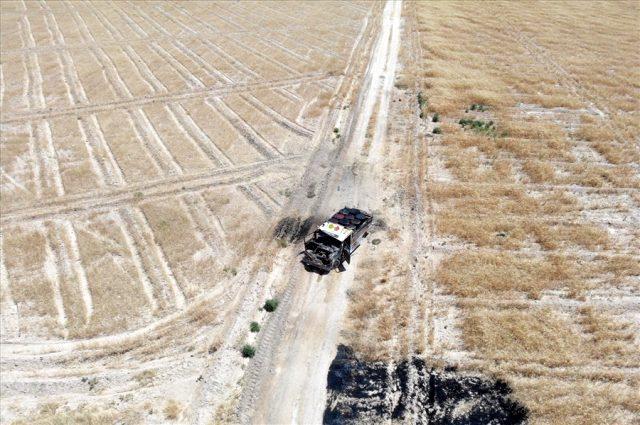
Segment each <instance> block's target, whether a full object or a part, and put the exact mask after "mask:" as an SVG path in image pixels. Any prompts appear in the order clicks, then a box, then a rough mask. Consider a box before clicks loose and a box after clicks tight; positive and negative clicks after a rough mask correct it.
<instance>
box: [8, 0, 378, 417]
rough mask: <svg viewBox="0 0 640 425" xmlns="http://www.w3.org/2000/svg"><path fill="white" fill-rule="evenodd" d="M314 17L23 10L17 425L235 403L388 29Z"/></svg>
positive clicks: (12, 92)
mask: <svg viewBox="0 0 640 425" xmlns="http://www.w3.org/2000/svg"><path fill="white" fill-rule="evenodd" d="M290 6H292V5H290ZM298 6H299V7H298ZM295 9H296V13H295V16H293V14H292V9H291V8H290V7H288V6H285V5H284V4H277V3H269V2H254V3H241V4H237V3H233V4H232V3H219V4H213V3H211V4H207V5H205V4H203V3H190V4H185V3H146V4H142V3H127V4H124V3H120V4H118V3H111V4H109V3H99V4H98V3H96V4H76V3H73V4H72V3H55V2H51V3H46V2H41V3H30V2H3V4H2V27H3V32H2V38H1V41H2V46H1V49H0V50H1V52H0V53H1V54H2V62H1V69H0V70H1V75H0V77H1V79H0V82H1V84H0V86H1V90H0V92H1V96H0V106H1V109H0V110H1V113H2V123H1V125H2V127H1V133H2V144H1V148H2V155H1V160H2V161H1V165H2V184H1V188H0V189H1V190H2V206H1V209H2V217H1V225H2V250H1V251H0V252H1V254H2V255H1V256H0V266H1V267H0V271H1V272H2V274H1V276H0V280H1V281H2V321H1V322H2V333H1V336H2V345H1V356H0V360H1V363H0V367H1V372H2V384H1V390H2V409H1V412H0V413H1V415H2V420H3V422H4V421H12V420H16V419H21V418H27V417H30V418H31V419H35V417H36V416H37V412H39V411H40V410H41V408H42V406H44V405H46V404H50V405H51V403H53V404H55V406H56V409H53V410H51V409H49V410H47V414H49V413H50V414H54V415H55V414H65V411H67V410H69V409H72V410H73V409H76V408H78V409H79V411H84V410H86V409H87V406H91V407H92V408H93V407H95V408H97V409H98V410H99V411H104V412H107V414H113V415H116V416H118V415H125V416H126V415H129V414H133V416H134V417H135V418H136V419H135V420H136V421H139V422H144V423H164V422H165V421H166V420H167V417H166V413H165V412H163V409H164V407H165V405H166V404H167V403H168V402H169V401H170V400H175V401H176V402H177V405H178V407H179V408H178V414H177V416H176V420H179V421H183V422H189V423H190V422H192V421H194V420H195V419H194V418H198V419H199V421H200V422H202V423H208V422H209V420H210V419H211V418H212V417H213V416H214V414H215V411H216V408H217V407H218V406H220V405H222V404H224V403H226V400H227V397H228V396H229V395H230V394H231V393H230V391H231V389H232V388H235V387H236V385H237V383H238V378H239V377H241V376H242V374H243V369H244V368H245V367H246V360H242V359H241V357H240V355H239V352H238V348H239V346H240V344H241V343H243V342H244V339H245V337H246V336H247V334H248V332H247V330H248V323H249V322H243V321H242V320H244V318H247V319H249V318H250V319H251V320H263V319H264V317H262V316H264V314H262V316H261V315H259V314H258V315H256V314H254V313H253V312H254V311H256V309H257V306H258V305H260V304H261V303H262V302H263V301H264V298H265V297H267V296H273V295H275V294H276V293H277V291H278V290H279V289H278V288H279V287H280V286H281V282H280V281H279V280H278V279H277V274H275V271H276V270H278V267H279V266H278V261H280V262H283V263H286V264H287V267H288V264H289V263H290V257H292V256H293V257H294V256H295V253H294V252H293V250H292V249H291V248H288V249H282V248H279V247H277V246H276V244H275V243H274V242H272V241H271V232H272V227H273V225H275V223H276V222H277V218H278V217H279V216H281V214H282V209H283V207H285V206H287V205H289V204H290V203H291V200H290V198H292V197H294V196H299V195H298V189H297V188H298V187H299V179H300V178H301V176H302V174H303V173H304V171H305V170H306V168H307V167H306V165H307V163H308V161H309V160H310V157H309V155H310V154H311V153H312V152H313V151H316V150H317V152H320V154H323V149H324V148H323V145H322V144H323V143H325V140H326V139H325V138H326V137H327V136H328V135H329V134H330V132H331V130H332V129H333V126H334V125H335V122H336V118H337V115H336V114H335V113H334V112H332V111H333V110H332V109H329V105H330V104H329V101H330V100H331V99H332V97H333V96H334V95H335V93H336V91H337V90H338V89H339V88H341V87H342V88H343V90H344V88H349V87H355V85H356V80H355V78H356V77H358V76H359V75H360V72H361V71H360V68H361V67H362V66H364V65H366V61H367V58H368V54H369V49H370V47H369V45H368V44H367V43H368V39H369V37H370V34H371V33H372V31H373V30H374V26H376V25H377V22H378V16H379V10H378V9H379V8H378V7H377V6H375V5H373V4H369V3H365V2H362V3H349V4H346V3H338V2H323V3H316V4H314V3H300V4H298V5H297V6H295ZM310 28H313V29H311V30H310ZM332 102H335V101H332ZM331 105H332V106H333V107H334V108H335V103H331ZM318 149H319V150H318ZM319 156H320V155H318V157H319ZM304 192H306V188H301V189H300V193H304ZM274 258H276V259H278V260H277V261H276V262H275V263H274V261H273V259H274ZM282 270H283V271H284V269H282ZM272 271H273V272H274V273H273V274H272ZM245 309H246V313H243V312H244V311H245ZM219 362H222V364H224V365H225V366H223V367H222V370H224V372H225V373H223V374H218V373H215V374H214V375H215V379H218V380H220V381H222V383H223V388H213V389H211V388H210V380H209V378H211V376H210V374H208V371H209V370H210V368H218V366H219ZM215 370H218V369H215ZM205 378H206V379H205ZM216 385H217V384H216V382H214V383H213V386H214V387H215V386H216ZM143 405H144V406H145V407H142V406H143ZM132 412H133V413H132ZM92 414H93V413H92ZM34 415H36V416H34Z"/></svg>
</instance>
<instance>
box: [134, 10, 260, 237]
mask: <svg viewBox="0 0 640 425" xmlns="http://www.w3.org/2000/svg"><path fill="white" fill-rule="evenodd" d="M136 7H137V6H136ZM138 10H139V11H140V12H142V11H141V10H140V8H138ZM143 17H144V18H145V19H146V20H147V21H149V22H150V23H151V25H153V26H154V27H156V28H157V29H158V30H160V31H161V32H165V33H166V30H165V29H164V28H162V27H159V25H158V24H157V23H156V22H155V21H154V20H153V19H152V18H151V17H150V16H148V15H147V14H146V13H145V14H144V15H143ZM184 53H185V54H188V53H190V54H191V55H194V54H193V52H191V51H190V50H189V52H188V53H187V52H184ZM165 59H166V58H165ZM169 63H170V64H171V65H172V67H173V68H174V70H176V71H177V72H179V73H180V74H181V75H182V76H183V78H185V79H186V80H187V81H193V79H197V77H196V76H195V75H194V74H192V73H191V72H190V71H188V70H187V69H186V68H184V66H182V64H181V63H179V62H177V61H169ZM179 66H181V67H182V68H184V69H180V68H179ZM203 69H204V70H205V72H207V69H205V68H204V67H203ZM185 72H186V74H185ZM197 81H199V82H200V83H201V84H202V85H203V86H204V84H203V83H202V81H200V80H199V79H197ZM222 81H231V79H229V78H227V77H226V76H225V79H224V80H222ZM160 84H161V85H162V83H160ZM162 87H164V85H162ZM167 108H168V110H169V111H170V114H171V115H172V117H173V118H174V120H175V121H176V123H177V124H178V128H181V129H182V130H183V131H184V133H186V134H187V135H188V138H189V139H190V140H192V141H193V142H194V143H195V144H196V145H197V146H198V147H199V148H200V150H201V151H202V152H204V153H205V154H206V156H207V157H208V158H209V159H210V160H212V161H214V162H215V163H217V164H218V165H222V166H228V165H233V161H232V160H231V159H230V158H229V157H228V156H227V155H226V154H225V153H224V152H222V150H220V149H219V148H218V147H217V146H216V144H215V143H214V142H213V141H212V140H211V139H210V138H209V137H208V136H207V135H206V133H205V132H204V131H202V129H201V128H200V127H199V126H197V124H196V123H195V122H194V121H193V119H191V117H190V116H189V115H188V113H187V112H186V110H185V109H184V108H183V107H182V106H181V105H179V104H171V105H167ZM238 118H239V117H238ZM139 121H146V123H147V124H148V126H147V128H150V129H152V128H153V127H152V125H151V123H150V122H149V120H148V119H145V120H141V119H140V120H139ZM247 125H248V124H247ZM236 128H238V127H236ZM139 131H141V130H139ZM153 134H154V135H155V138H156V139H157V140H158V141H159V140H160V138H159V136H158V135H157V132H155V130H153ZM203 136H204V137H203ZM265 143H266V141H265ZM166 153H169V152H168V151H167V152H166ZM268 158H269V159H271V157H268ZM158 160H159V159H158ZM171 164H172V165H175V166H178V165H177V162H176V161H175V160H173V161H172V162H171ZM182 171H183V170H182V169H179V170H173V172H174V173H182ZM165 172H166V171H165ZM171 172H172V171H171V170H170V173H171ZM240 189H241V191H242V192H243V193H244V194H245V195H246V196H247V197H248V198H249V200H251V201H252V202H253V203H254V204H255V205H256V206H257V207H258V208H259V209H260V210H261V211H263V212H267V215H268V214H270V213H272V209H271V208H269V207H267V208H265V205H266V204H265V202H264V201H263V200H262V199H261V197H260V195H259V194H258V193H256V191H255V188H254V187H253V186H252V185H241V186H240ZM182 200H183V202H184V203H186V212H187V214H188V215H189V217H190V219H191V222H192V223H193V224H194V226H195V227H196V228H197V229H198V230H199V232H200V233H201V234H203V235H206V234H210V233H211V229H212V228H213V227H212V224H211V222H210V221H208V220H203V218H206V217H200V216H198V215H196V212H197V209H196V208H195V206H194V204H196V203H197V204H199V205H202V204H206V202H205V201H204V199H203V198H202V197H201V195H200V194H197V193H196V194H193V195H192V196H185V197H183V198H182Z"/></svg>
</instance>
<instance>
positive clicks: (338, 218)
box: [328, 207, 372, 232]
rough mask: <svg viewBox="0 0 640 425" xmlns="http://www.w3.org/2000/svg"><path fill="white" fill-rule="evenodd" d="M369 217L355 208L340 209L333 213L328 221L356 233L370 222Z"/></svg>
mask: <svg viewBox="0 0 640 425" xmlns="http://www.w3.org/2000/svg"><path fill="white" fill-rule="evenodd" d="M371 218H372V217H371V215H369V214H367V213H366V212H364V211H362V210H359V209H357V208H346V207H345V208H342V209H341V210H340V211H338V212H337V213H335V214H334V215H333V216H332V217H331V218H330V219H329V220H328V221H330V222H332V223H337V224H340V225H341V226H344V227H346V228H348V229H351V230H353V231H354V232H357V231H358V230H360V229H362V228H363V227H365V226H367V225H369V223H370V222H371Z"/></svg>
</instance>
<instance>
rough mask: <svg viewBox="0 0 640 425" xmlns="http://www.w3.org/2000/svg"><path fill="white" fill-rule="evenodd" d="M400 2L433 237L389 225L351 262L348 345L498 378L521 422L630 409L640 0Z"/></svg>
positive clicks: (636, 402) (638, 216)
mask: <svg viewBox="0 0 640 425" xmlns="http://www.w3.org/2000/svg"><path fill="white" fill-rule="evenodd" d="M405 13H406V15H407V17H406V18H405V19H407V20H409V24H410V22H411V16H412V14H414V15H413V17H414V18H415V20H416V21H415V22H414V25H415V27H414V28H413V29H411V27H410V26H409V27H408V30H409V31H413V37H414V40H413V42H414V43H415V44H414V46H413V49H414V51H415V55H416V57H417V58H418V61H417V62H416V63H415V66H413V67H407V68H405V69H404V73H403V74H402V75H400V76H399V84H400V85H401V86H402V87H416V88H417V90H418V91H419V92H420V100H416V98H415V97H414V100H413V102H414V104H418V103H420V105H417V106H418V107H419V111H418V113H422V116H423V117H424V119H423V124H422V127H421V134H422V135H424V134H425V133H426V136H422V138H421V141H422V142H423V143H424V146H422V147H421V148H422V149H423V154H424V156H423V157H422V161H425V162H426V163H425V164H421V165H423V166H425V167H426V171H425V173H426V175H425V177H424V180H422V188H423V189H422V190H423V193H424V195H423V196H424V210H423V211H422V213H423V214H424V216H425V217H426V219H427V220H428V221H429V223H427V224H426V225H425V229H427V230H426V231H427V233H428V234H429V237H427V242H426V246H424V248H425V249H424V250H422V251H421V252H420V258H417V259H416V260H414V261H415V263H414V264H415V265H413V266H412V265H411V260H407V261H404V260H403V259H398V258H397V253H398V246H402V244H405V245H407V246H408V245H410V244H411V240H410V239H407V238H406V237H405V236H404V235H407V233H406V232H405V231H406V230H408V229H403V227H406V223H405V224H404V226H403V224H398V225H397V226H398V227H397V230H398V235H399V236H398V240H397V241H396V242H394V246H392V247H388V248H387V250H386V252H384V251H383V253H384V254H385V255H386V257H382V258H380V257H378V258H375V259H372V260H371V262H370V264H366V265H365V267H362V266H361V267H360V269H359V271H358V273H359V277H357V282H358V285H357V289H356V290H354V291H353V293H352V295H353V296H352V304H351V305H350V308H349V312H348V315H349V316H348V317H349V319H350V323H349V324H348V325H347V326H348V329H347V332H346V333H345V342H347V343H348V344H349V345H351V346H353V347H355V348H356V349H357V350H358V351H359V352H360V353H361V355H362V356H364V357H368V358H371V359H373V360H376V359H386V360H389V359H391V360H400V359H402V358H403V357H406V355H407V353H411V352H412V351H413V352H415V353H419V354H420V355H422V356H424V358H425V359H426V360H427V363H430V364H436V365H443V366H444V365H449V366H451V365H455V366H457V367H459V368H460V369H462V370H466V371H475V372H478V371H479V372H482V373H483V374H485V375H488V376H492V377H496V378H500V379H502V380H504V381H506V382H507V383H508V384H509V385H510V386H511V387H512V388H513V390H514V397H515V398H516V399H517V400H519V401H521V402H522V403H523V404H524V405H525V406H526V407H527V408H528V409H529V411H530V422H531V423H535V424H561V423H562V424H564V423H581V424H605V423H606V424H632V423H637V421H638V420H640V391H638V388H640V255H639V253H640V232H639V230H638V229H640V71H639V70H640V57H639V56H638V48H639V47H640V33H639V32H638V30H637V24H638V22H639V19H640V7H639V6H638V3H637V2H595V1H588V2H578V1H571V2H474V1H460V2H454V1H440V2H416V3H415V4H412V5H406V6H405ZM403 37H410V36H409V34H403ZM418 43H419V46H416V45H417V44H418ZM404 46H405V48H406V49H411V48H412V47H411V44H410V43H409V41H407V43H406V44H405V45H404ZM405 54H406V55H409V53H405ZM416 97H417V94H416ZM398 116H399V115H398ZM435 128H438V129H439V130H436V131H435V134H434V131H433V130H434V129H435ZM392 134H393V133H392ZM391 137H393V136H391ZM407 161H408V160H407ZM409 164H410V163H409V162H405V163H404V166H405V167H407V166H409ZM414 172H420V170H418V169H416V170H414ZM405 187H406V188H407V189H408V188H409V187H410V185H409V184H406V185H405ZM413 200H414V202H415V201H416V200H418V201H419V200H420V198H419V196H418V197H414V198H413ZM417 205H418V206H419V205H420V203H419V202H418V203H417ZM403 230H404V231H403ZM429 232H430V233H429ZM381 246H382V245H381ZM400 252H402V250H400ZM416 267H417V268H418V269H419V271H420V273H421V276H419V278H420V279H422V280H423V284H422V286H421V287H420V288H421V290H420V291H419V292H416V291H415V288H414V287H413V286H412V284H411V282H413V281H415V279H413V274H415V272H414V269H415V268H416ZM416 303H419V304H420V308H416V306H415V304H416ZM398 318H402V319H398ZM416 333H417V334H418V335H416Z"/></svg>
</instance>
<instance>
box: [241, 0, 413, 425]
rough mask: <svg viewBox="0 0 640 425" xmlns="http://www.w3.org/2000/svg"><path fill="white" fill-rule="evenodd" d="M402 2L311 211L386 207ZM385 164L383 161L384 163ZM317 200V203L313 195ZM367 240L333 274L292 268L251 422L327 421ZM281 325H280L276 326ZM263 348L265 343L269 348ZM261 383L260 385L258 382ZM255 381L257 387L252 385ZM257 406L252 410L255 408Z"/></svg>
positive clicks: (248, 416) (387, 15) (391, 8)
mask: <svg viewBox="0 0 640 425" xmlns="http://www.w3.org/2000/svg"><path fill="white" fill-rule="evenodd" d="M401 9H402V4H401V2H400V1H389V2H387V4H386V6H385V8H384V11H383V17H382V19H383V20H382V25H381V27H380V31H379V34H378V39H377V42H376V45H375V48H374V50H373V53H372V56H371V60H370V63H369V67H368V68H367V73H366V76H365V78H364V82H363V85H362V91H361V93H360V96H359V101H358V102H357V104H356V107H355V108H354V109H353V110H352V111H351V114H352V116H350V117H348V118H347V119H346V120H345V122H347V123H349V125H348V127H347V129H346V131H345V134H344V137H345V138H346V139H347V140H345V143H346V145H347V149H346V150H345V152H344V154H343V155H342V157H341V158H339V159H340V163H339V164H338V165H337V166H336V167H335V170H334V172H333V173H332V174H331V175H330V176H329V181H328V182H326V189H325V190H324V191H323V192H322V194H321V195H319V196H318V197H317V198H316V199H315V200H314V201H315V202H313V204H314V205H316V206H317V207H319V208H316V209H315V211H314V210H312V211H310V212H313V213H316V214H321V215H324V216H326V215H329V214H331V212H332V211H333V210H335V209H338V208H340V207H343V206H345V205H349V206H350V205H354V206H357V207H360V208H364V209H366V210H369V211H376V210H378V209H379V208H380V207H381V203H382V198H383V196H381V195H382V194H381V190H380V187H381V179H380V178H379V176H376V174H375V173H374V165H376V164H377V165H380V164H381V163H382V162H384V158H383V157H382V156H381V155H380V152H381V149H380V145H381V144H383V143H385V133H386V128H387V126H386V119H385V117H386V114H387V110H386V109H387V108H388V104H389V92H390V89H391V88H392V86H393V82H394V77H395V68H396V63H397V56H398V48H399V40H400V29H401V28H400V26H401V25H400V24H401ZM376 105H379V109H378V114H377V119H378V121H377V125H376V130H375V134H374V136H373V137H374V138H373V144H372V146H371V148H370V149H369V152H368V155H367V156H364V157H363V156H361V153H362V150H363V146H364V145H365V142H366V132H367V127H368V125H369V122H370V118H371V117H372V115H373V114H374V113H375V106H376ZM376 168H377V167H376ZM307 203H308V204H310V202H307ZM368 251H369V245H368V244H365V245H363V247H362V248H361V249H360V250H359V252H358V255H356V256H355V258H354V262H352V263H351V265H350V266H349V268H348V270H347V271H346V272H344V273H341V274H337V273H332V274H329V275H327V276H318V275H316V274H309V273H306V272H305V271H304V270H303V268H302V267H301V265H300V264H298V263H294V264H293V268H292V269H290V270H288V271H287V273H286V275H289V276H294V278H293V280H294V282H293V283H294V287H293V290H292V292H291V294H290V301H289V302H288V305H287V309H286V311H281V312H280V314H281V316H280V317H276V318H273V319H272V320H274V322H276V323H275V325H272V326H274V327H277V329H275V330H271V329H269V330H271V332H272V335H273V336H276V335H277V336H279V338H273V336H272V335H270V336H272V337H271V338H269V337H267V338H264V340H262V341H261V344H262V343H265V342H266V343H268V344H271V346H272V348H273V350H272V351H271V352H268V353H266V354H267V355H268V356H269V357H270V358H267V359H264V358H263V359H259V361H260V362H261V363H260V364H261V365H262V366H261V367H262V369H263V370H262V373H259V374H257V376H259V379H255V380H253V381H250V380H249V381H246V382H245V387H244V394H243V399H242V403H241V406H240V418H241V419H242V420H243V421H245V422H251V423H320V422H322V414H323V411H324V407H325V400H326V379H327V371H328V368H329V365H330V363H331V361H332V359H333V357H334V356H335V353H336V344H337V341H338V336H339V332H340V330H341V328H342V324H341V321H342V318H343V315H344V312H345V310H346V306H347V301H348V299H347V291H348V289H349V287H350V284H351V282H352V281H353V277H354V271H355V270H356V268H357V266H358V264H357V263H358V260H359V259H362V258H365V257H366V256H367V255H368ZM276 325H277V326H276ZM261 348H263V347H261ZM256 384H257V385H256ZM249 385H250V386H249ZM253 407H255V410H253V411H252V408H253Z"/></svg>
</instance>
